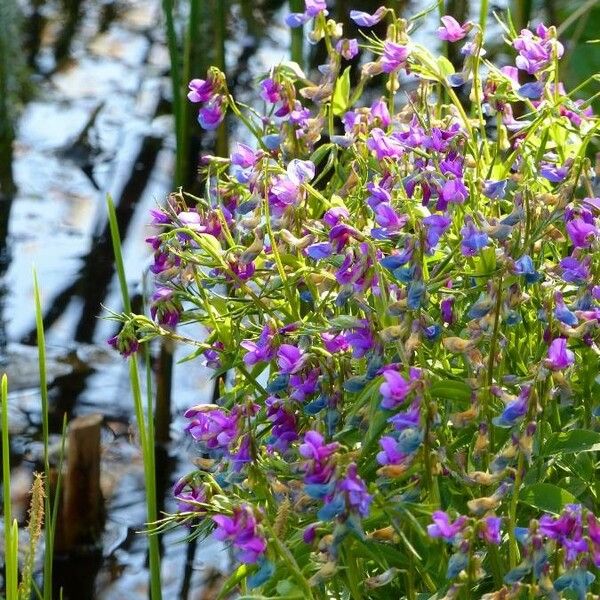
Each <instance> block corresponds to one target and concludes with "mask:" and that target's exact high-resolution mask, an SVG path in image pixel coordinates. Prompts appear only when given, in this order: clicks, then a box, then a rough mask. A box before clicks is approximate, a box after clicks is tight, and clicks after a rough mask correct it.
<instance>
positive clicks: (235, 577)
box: [217, 565, 258, 600]
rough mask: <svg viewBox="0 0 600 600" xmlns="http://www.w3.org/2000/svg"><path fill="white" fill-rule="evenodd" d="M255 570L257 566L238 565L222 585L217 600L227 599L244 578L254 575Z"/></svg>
mask: <svg viewBox="0 0 600 600" xmlns="http://www.w3.org/2000/svg"><path fill="white" fill-rule="evenodd" d="M257 569H258V567H257V565H240V566H239V567H238V568H237V569H236V570H235V571H234V572H233V574H232V575H231V576H230V577H229V578H228V579H227V581H225V583H224V584H223V587H222V588H221V591H220V592H219V595H218V596H217V600H222V599H223V598H227V597H228V595H229V593H230V592H232V591H233V590H234V589H235V587H236V586H237V585H238V584H239V583H240V581H242V579H246V577H248V576H249V575H251V574H252V573H254V571H256V570H257Z"/></svg>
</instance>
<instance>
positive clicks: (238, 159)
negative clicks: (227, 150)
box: [231, 142, 260, 169]
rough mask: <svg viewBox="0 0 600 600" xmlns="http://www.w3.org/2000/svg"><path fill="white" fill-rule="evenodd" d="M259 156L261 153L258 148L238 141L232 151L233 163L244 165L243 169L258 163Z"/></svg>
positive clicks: (239, 165)
mask: <svg viewBox="0 0 600 600" xmlns="http://www.w3.org/2000/svg"><path fill="white" fill-rule="evenodd" d="M259 156H260V154H259V153H258V152H257V151H256V150H253V149H252V148H250V146H246V144H242V143H240V142H238V143H237V144H236V147H235V150H234V151H233V152H232V153H231V164H232V165H237V166H238V167H242V169H247V168H248V167H253V166H254V165H255V164H256V162H257V160H258V158H259Z"/></svg>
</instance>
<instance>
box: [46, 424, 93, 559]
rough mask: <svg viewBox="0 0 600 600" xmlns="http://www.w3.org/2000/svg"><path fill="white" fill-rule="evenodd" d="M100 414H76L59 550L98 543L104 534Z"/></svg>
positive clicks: (59, 529)
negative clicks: (79, 415) (77, 415)
mask: <svg viewBox="0 0 600 600" xmlns="http://www.w3.org/2000/svg"><path fill="white" fill-rule="evenodd" d="M101 426H102V416H101V415H99V414H93V415H86V416H82V417H76V418H75V419H73V420H72V421H71V423H70V424H69V432H68V441H67V443H68V448H67V470H66V473H65V475H64V480H63V483H62V491H63V494H62V506H61V507H60V512H59V514H60V518H59V523H58V527H57V529H58V531H57V546H58V547H57V551H59V552H69V551H71V550H73V549H74V548H75V547H77V546H81V545H89V544H92V545H93V544H96V543H97V542H98V538H99V536H100V534H101V533H102V528H103V524H104V509H103V499H102V492H101V490H100V429H101Z"/></svg>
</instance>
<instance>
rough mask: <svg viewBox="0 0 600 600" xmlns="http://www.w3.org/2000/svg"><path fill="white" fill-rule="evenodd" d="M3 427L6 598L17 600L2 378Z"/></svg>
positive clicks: (16, 536) (14, 525)
mask: <svg viewBox="0 0 600 600" xmlns="http://www.w3.org/2000/svg"><path fill="white" fill-rule="evenodd" d="M0 402H1V403H2V410H1V415H0V419H1V423H0V424H1V426H2V490H3V502H4V544H5V550H4V552H5V554H4V564H5V570H6V586H5V587H6V598H7V600H17V599H18V597H19V596H18V593H19V592H18V590H19V579H18V578H19V528H18V525H17V521H16V520H13V518H12V506H11V500H10V440H9V433H8V378H7V377H6V374H4V375H3V376H2V384H1V385H0Z"/></svg>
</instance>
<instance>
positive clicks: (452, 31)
mask: <svg viewBox="0 0 600 600" xmlns="http://www.w3.org/2000/svg"><path fill="white" fill-rule="evenodd" d="M441 21H442V23H443V25H442V27H440V28H438V30H437V35H438V37H439V38H440V40H444V41H446V42H457V41H458V40H462V39H463V38H464V37H465V36H466V35H467V33H468V31H469V29H470V28H471V26H470V24H469V23H465V24H464V25H461V24H460V23H459V22H458V21H457V20H456V19H455V18H454V17H451V16H450V15H446V16H445V17H442V18H441Z"/></svg>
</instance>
